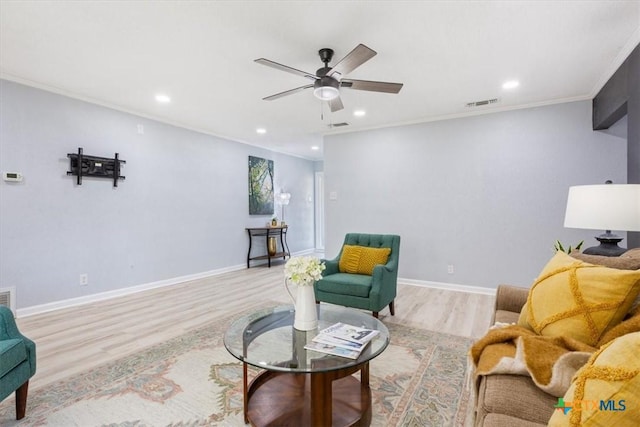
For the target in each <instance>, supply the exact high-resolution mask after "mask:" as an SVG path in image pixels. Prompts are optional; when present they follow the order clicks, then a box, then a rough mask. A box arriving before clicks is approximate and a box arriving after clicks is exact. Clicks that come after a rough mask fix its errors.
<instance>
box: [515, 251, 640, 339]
mask: <svg viewBox="0 0 640 427" xmlns="http://www.w3.org/2000/svg"><path fill="white" fill-rule="evenodd" d="M639 292H640V271H638V270H618V269H615V268H608V267H603V266H598V265H593V264H588V263H586V262H583V261H579V260H577V259H574V258H572V257H570V256H569V255H567V254H565V253H564V252H557V253H556V255H554V257H553V258H551V260H550V261H549V263H548V264H547V265H546V266H545V267H544V269H543V270H542V272H541V273H540V276H539V277H538V278H537V279H536V281H535V282H534V283H533V285H532V286H531V289H530V290H529V295H528V297H527V304H526V307H524V308H523V311H522V313H521V316H520V319H519V322H518V323H519V324H521V325H522V324H523V323H526V324H528V326H529V327H530V329H532V330H534V331H535V332H537V333H538V334H540V335H544V336H561V335H565V336H570V337H572V338H575V339H577V340H579V341H582V342H584V343H585V344H589V345H590V346H596V344H597V343H598V341H599V340H600V337H601V336H602V335H603V334H604V333H605V332H607V331H608V330H609V329H611V328H612V327H614V326H615V325H616V324H618V323H620V322H621V321H622V319H623V318H624V316H625V315H626V314H627V313H628V312H629V309H630V308H631V305H632V304H633V301H634V299H635V298H636V296H638V293H639Z"/></svg>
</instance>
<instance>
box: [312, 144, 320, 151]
mask: <svg viewBox="0 0 640 427" xmlns="http://www.w3.org/2000/svg"><path fill="white" fill-rule="evenodd" d="M311 149H312V150H315V151H318V150H319V149H320V147H318V146H317V145H314V146H312V147H311Z"/></svg>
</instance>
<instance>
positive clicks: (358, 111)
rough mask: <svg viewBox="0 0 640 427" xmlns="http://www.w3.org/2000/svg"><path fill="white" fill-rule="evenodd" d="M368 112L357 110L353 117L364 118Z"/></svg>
mask: <svg viewBox="0 0 640 427" xmlns="http://www.w3.org/2000/svg"><path fill="white" fill-rule="evenodd" d="M366 114H367V112H366V111H364V110H356V111H354V112H353V115H354V116H356V117H363V116H364V115H366Z"/></svg>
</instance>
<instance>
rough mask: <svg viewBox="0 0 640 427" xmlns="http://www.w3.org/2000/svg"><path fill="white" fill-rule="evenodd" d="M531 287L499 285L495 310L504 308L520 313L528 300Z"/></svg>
mask: <svg viewBox="0 0 640 427" xmlns="http://www.w3.org/2000/svg"><path fill="white" fill-rule="evenodd" d="M528 295H529V289H527V288H520V287H518V286H512V285H499V286H498V289H497V290H496V307H495V311H498V310H504V311H511V312H513V313H520V311H521V310H522V307H523V306H524V304H525V303H526V302H527V296H528Z"/></svg>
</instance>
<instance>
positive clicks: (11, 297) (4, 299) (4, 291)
mask: <svg viewBox="0 0 640 427" xmlns="http://www.w3.org/2000/svg"><path fill="white" fill-rule="evenodd" d="M0 305H4V306H5V307H9V309H11V311H13V314H14V315H15V314H16V288H14V287H11V288H0Z"/></svg>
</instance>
